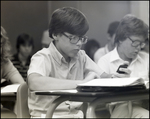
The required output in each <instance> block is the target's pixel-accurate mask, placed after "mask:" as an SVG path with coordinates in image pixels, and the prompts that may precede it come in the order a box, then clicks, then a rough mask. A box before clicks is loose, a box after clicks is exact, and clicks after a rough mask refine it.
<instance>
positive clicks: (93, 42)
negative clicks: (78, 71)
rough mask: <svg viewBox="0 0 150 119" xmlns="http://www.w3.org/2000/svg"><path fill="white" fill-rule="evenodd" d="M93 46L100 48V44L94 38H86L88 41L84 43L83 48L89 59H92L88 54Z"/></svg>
mask: <svg viewBox="0 0 150 119" xmlns="http://www.w3.org/2000/svg"><path fill="white" fill-rule="evenodd" d="M95 47H97V48H100V44H99V43H98V41H97V40H95V39H90V40H88V42H87V43H86V44H85V45H84V50H85V52H86V54H87V55H88V56H89V57H90V58H91V59H93V56H90V51H91V50H92V49H93V48H95ZM93 55H94V54H93Z"/></svg>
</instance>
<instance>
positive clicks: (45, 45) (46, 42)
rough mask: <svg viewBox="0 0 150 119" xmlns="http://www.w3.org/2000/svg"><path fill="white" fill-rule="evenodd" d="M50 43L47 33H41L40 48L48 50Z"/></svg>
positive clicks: (46, 31)
mask: <svg viewBox="0 0 150 119" xmlns="http://www.w3.org/2000/svg"><path fill="white" fill-rule="evenodd" d="M50 42H52V39H51V38H50V37H49V31H48V29H47V30H45V31H43V35H42V39H41V44H42V48H48V46H49V44H50Z"/></svg>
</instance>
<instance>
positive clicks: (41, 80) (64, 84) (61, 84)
mask: <svg viewBox="0 0 150 119" xmlns="http://www.w3.org/2000/svg"><path fill="white" fill-rule="evenodd" d="M89 80H91V76H90V78H86V79H85V80H67V79H58V78H53V77H44V76H42V75H40V74H37V73H32V74H30V75H29V76H28V86H29V89H30V90H38V91H44V90H60V89H75V88H76V86H77V84H79V83H84V82H87V81H89Z"/></svg>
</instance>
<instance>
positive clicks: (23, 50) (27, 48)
mask: <svg viewBox="0 0 150 119" xmlns="http://www.w3.org/2000/svg"><path fill="white" fill-rule="evenodd" d="M32 49H33V47H32V45H28V44H25V45H20V47H19V53H20V54H22V56H24V57H28V56H29V55H30V54H31V53H32Z"/></svg>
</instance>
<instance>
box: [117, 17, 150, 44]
mask: <svg viewBox="0 0 150 119" xmlns="http://www.w3.org/2000/svg"><path fill="white" fill-rule="evenodd" d="M148 29H149V28H148V25H147V24H145V23H144V22H143V21H142V20H141V19H138V18H137V17H135V16H134V15H132V14H127V15H125V16H124V17H123V19H122V20H121V22H120V24H119V26H118V28H117V30H116V37H115V43H119V41H123V40H125V39H126V38H127V37H129V36H131V35H136V36H140V35H142V36H143V37H144V38H145V39H147V38H148Z"/></svg>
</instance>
